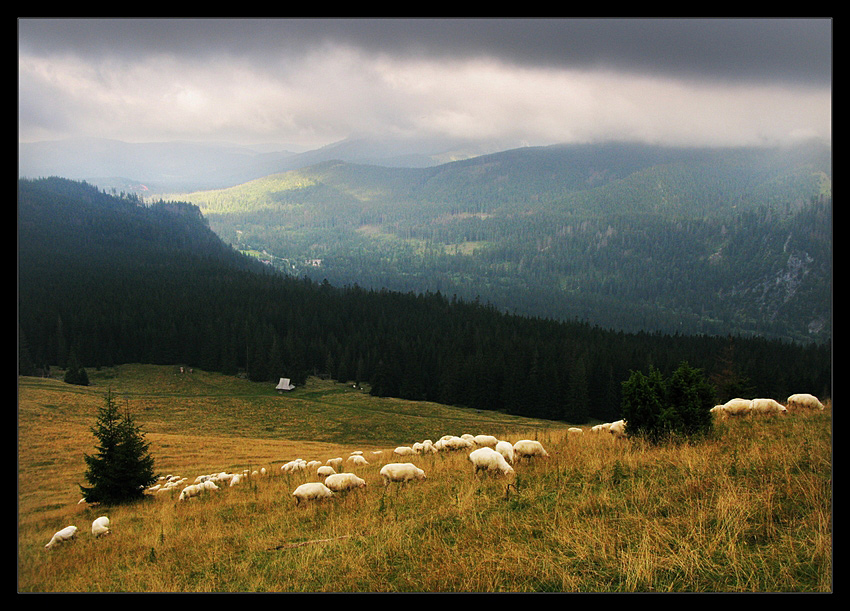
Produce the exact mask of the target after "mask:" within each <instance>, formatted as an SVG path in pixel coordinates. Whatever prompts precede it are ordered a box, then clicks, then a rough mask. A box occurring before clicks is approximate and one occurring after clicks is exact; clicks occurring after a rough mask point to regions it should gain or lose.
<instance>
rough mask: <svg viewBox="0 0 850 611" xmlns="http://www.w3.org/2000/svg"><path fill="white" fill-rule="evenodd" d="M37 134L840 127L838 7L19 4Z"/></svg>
mask: <svg viewBox="0 0 850 611" xmlns="http://www.w3.org/2000/svg"><path fill="white" fill-rule="evenodd" d="M18 30H19V32H18V33H19V47H18V51H19V53H18V61H19V63H18V69H19V115H18V117H19V123H18V126H19V139H20V140H21V141H22V142H32V141H38V140H51V139H59V138H65V137H70V136H94V137H102V138H114V139H118V140H125V141H128V142H156V141H169V140H194V141H229V142H234V143H240V144H256V143H267V142H278V143H283V144H286V145H289V146H296V145H297V146H300V147H304V148H314V147H316V146H321V145H323V144H327V143H330V142H334V141H337V140H341V139H343V138H346V137H348V136H351V135H356V134H362V133H378V134H383V135H417V136H419V135H421V136H456V137H468V138H476V139H485V138H491V139H500V140H504V141H511V142H517V143H525V144H530V145H545V144H553V143H556V142H593V141H600V140H612V139H616V140H631V141H644V142H654V143H670V144H709V145H740V144H762V143H765V144H773V143H782V142H788V141H792V140H794V139H798V138H803V137H812V136H814V137H821V138H824V139H830V138H831V131H832V21H831V20H830V19H828V18H825V19H757V20H750V19H693V20H680V19H660V20H658V19H598V20H597V19H526V20H515V19H472V20H466V19H464V20H459V19H412V20H408V19H342V20H326V19H308V20H298V19H266V20H248V19H227V20H215V19H166V20H159V19H141V20H136V19H133V20H128V19H118V20H98V19H64V20H50V19H19V21H18Z"/></svg>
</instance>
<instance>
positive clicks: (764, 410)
mask: <svg viewBox="0 0 850 611" xmlns="http://www.w3.org/2000/svg"><path fill="white" fill-rule="evenodd" d="M750 409H751V410H752V412H753V413H754V414H767V415H779V416H783V415H785V414H786V413H787V412H788V410H787V409H786V408H785V406H784V405H782V404H781V403H779V402H778V401H775V400H773V399H753V401H752V404H751V406H750Z"/></svg>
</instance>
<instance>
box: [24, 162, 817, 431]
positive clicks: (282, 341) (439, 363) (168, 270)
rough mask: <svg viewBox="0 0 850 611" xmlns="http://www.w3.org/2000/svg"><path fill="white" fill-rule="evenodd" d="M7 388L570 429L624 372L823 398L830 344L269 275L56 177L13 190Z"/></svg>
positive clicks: (186, 221)
mask: <svg viewBox="0 0 850 611" xmlns="http://www.w3.org/2000/svg"><path fill="white" fill-rule="evenodd" d="M18 190H19V192H18V198H19V201H18V223H19V235H18V240H19V242H18V253H19V350H20V353H19V356H20V360H19V363H20V372H21V373H37V371H38V369H39V368H43V367H45V366H49V365H54V366H57V365H58V366H60V367H64V366H65V365H66V364H67V362H68V359H69V356H70V355H71V354H73V355H74V356H75V357H76V358H77V359H78V360H79V361H80V362H81V364H82V365H83V366H85V367H100V366H108V365H113V364H118V363H133V362H137V363H154V364H185V365H188V366H193V367H198V368H201V369H206V370H211V371H221V372H224V373H228V374H234V375H235V374H237V373H239V372H240V371H242V372H245V373H247V375H248V376H249V377H250V378H251V379H254V380H260V381H262V380H268V381H269V382H272V381H276V380H277V378H278V377H281V376H285V377H290V378H292V379H293V380H294V381H295V383H296V384H299V383H302V382H303V381H304V380H305V379H306V377H307V376H308V375H312V374H319V375H327V376H330V377H332V378H334V379H337V380H340V381H349V382H364V383H368V384H370V385H371V389H372V392H373V393H374V394H378V395H387V396H397V397H402V398H411V399H428V400H434V401H439V402H442V403H446V404H455V405H465V406H468V407H474V408H477V409H493V410H503V411H505V412H508V413H513V414H520V415H528V416H536V417H545V418H553V419H563V420H566V421H569V422H576V423H579V422H585V421H587V420H588V419H589V418H598V419H602V420H610V419H613V418H615V417H616V416H618V415H619V393H620V385H621V383H622V382H623V381H624V380H625V379H626V378H627V377H628V373H629V371H630V370H646V369H647V368H648V367H649V366H654V367H657V368H659V369H660V370H661V371H662V372H663V373H665V375H666V374H667V373H669V371H671V370H672V369H673V368H675V367H676V366H677V365H678V364H679V363H680V362H681V361H684V360H686V361H688V362H689V363H690V365H692V366H694V367H699V368H702V369H703V370H704V372H705V374H706V375H707V376H708V377H710V379H711V380H712V381H713V382H714V383H715V385H716V387H717V390H718V399H725V398H730V397H731V396H735V395H738V394H746V395H749V396H754V395H763V396H770V397H778V398H782V397H785V396H787V395H788V394H790V393H791V392H803V391H805V392H814V393H816V394H818V395H819V396H822V397H829V396H831V392H830V390H831V389H830V366H831V363H830V343H829V342H827V343H823V344H814V343H810V344H807V345H799V344H794V343H789V342H785V341H779V340H769V339H761V338H754V339H747V338H744V337H733V336H726V335H721V336H718V337H709V336H700V335H688V336H685V335H670V334H661V333H633V334H632V333H624V332H613V331H608V330H604V329H602V328H600V327H598V326H596V325H591V324H588V323H584V322H575V321H564V322H557V321H553V320H544V319H540V318H533V317H525V316H516V315H508V314H504V313H501V312H499V311H498V310H497V309H496V308H494V307H488V306H484V305H480V304H477V303H475V302H473V301H469V300H462V299H456V298H454V297H448V296H446V295H444V294H441V293H439V292H436V291H435V292H420V293H412V292H411V293H400V292H392V291H388V290H368V289H366V288H362V287H359V286H357V285H355V284H350V285H347V286H343V285H340V286H334V285H332V284H330V283H324V282H314V281H312V280H310V279H309V278H293V277H286V276H283V275H281V274H279V273H277V272H275V271H273V270H272V269H270V268H268V267H263V266H261V265H260V264H258V263H256V262H255V261H253V260H251V259H249V258H247V257H244V256H241V255H238V254H236V253H235V252H234V251H233V250H232V249H230V248H229V247H226V246H224V245H223V244H222V243H221V242H220V241H219V240H218V238H217V237H216V236H215V235H214V234H213V233H212V231H211V230H210V229H209V227H208V226H207V223H206V221H205V219H204V217H203V216H202V215H201V214H200V212H199V211H198V209H197V208H196V207H194V206H192V205H188V204H185V203H157V204H153V205H143V204H142V203H141V202H140V201H139V200H138V199H137V198H135V197H126V196H115V195H107V194H104V193H102V192H99V191H98V190H97V189H95V188H94V187H92V186H90V185H87V184H85V183H76V182H72V181H68V180H64V179H60V178H50V179H40V180H34V181H29V180H21V181H19V183H18Z"/></svg>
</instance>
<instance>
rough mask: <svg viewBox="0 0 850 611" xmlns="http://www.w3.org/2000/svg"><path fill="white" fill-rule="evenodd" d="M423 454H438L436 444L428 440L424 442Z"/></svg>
mask: <svg viewBox="0 0 850 611" xmlns="http://www.w3.org/2000/svg"><path fill="white" fill-rule="evenodd" d="M422 453H423V454H436V453H437V448H435V447H434V442H433V441H431V440H430V439H426V440H425V441H423V442H422Z"/></svg>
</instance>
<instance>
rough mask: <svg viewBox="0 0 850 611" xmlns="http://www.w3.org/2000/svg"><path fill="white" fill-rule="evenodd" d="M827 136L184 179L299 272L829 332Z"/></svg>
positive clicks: (566, 315) (226, 223) (790, 334)
mask: <svg viewBox="0 0 850 611" xmlns="http://www.w3.org/2000/svg"><path fill="white" fill-rule="evenodd" d="M830 159H831V156H830V150H829V148H828V147H825V146H819V145H814V144H811V145H806V146H800V147H796V148H792V149H787V150H786V149H767V148H766V149H746V148H742V149H718V150H712V149H675V148H667V147H650V146H642V145H626V144H608V145H593V146H590V145H588V146H553V147H537V148H528V149H517V150H513V151H505V152H502V153H498V154H493V155H485V156H481V157H476V158H474V159H468V160H465V161H458V162H453V163H447V164H443V165H440V166H435V167H430V168H418V169H417V168H382V167H376V166H368V165H359V164H352V163H343V162H326V163H322V164H317V165H315V166H311V167H308V168H302V169H300V170H297V171H289V172H283V173H280V174H274V175H270V176H268V177H265V178H263V179H258V180H254V181H251V182H249V183H245V184H242V185H237V186H234V187H231V188H227V189H220V190H215V191H206V192H198V193H191V194H172V196H171V197H173V198H175V199H180V200H181V201H190V202H192V203H194V204H197V205H198V206H199V208H200V209H201V210H202V212H203V214H204V216H205V217H206V218H207V219H208V220H209V222H210V226H211V228H212V229H213V230H214V231H215V232H216V233H217V234H218V235H220V236H222V238H223V239H224V240H225V241H226V242H228V243H231V244H233V245H234V246H235V247H236V248H239V249H241V250H244V251H255V252H257V253H261V256H262V257H264V258H265V259H266V260H267V261H269V262H271V263H273V264H274V265H276V266H278V267H279V268H280V269H281V270H286V271H287V272H288V273H290V274H292V275H296V276H308V277H310V278H312V279H313V280H315V281H317V282H321V281H322V280H324V279H327V280H328V281H329V282H330V283H331V284H333V285H334V286H345V285H347V284H352V283H353V282H355V281H356V282H357V283H358V284H359V285H360V286H361V287H364V288H375V289H380V288H384V287H386V288H390V289H391V290H395V291H400V292H410V291H413V292H416V293H419V292H431V293H436V292H438V291H439V292H441V293H442V294H444V295H457V296H458V297H460V298H462V299H465V300H474V299H476V298H478V299H479V300H480V301H482V302H484V303H490V304H493V305H495V306H497V307H498V308H499V309H500V310H502V311H505V312H511V313H519V314H523V315H530V316H537V317H541V318H553V319H556V320H586V321H589V322H591V323H592V324H598V325H600V326H603V327H606V328H614V329H623V330H626V331H632V332H637V331H641V330H652V331H656V330H657V331H661V332H664V333H677V332H678V333H684V334H709V335H718V334H727V333H733V334H741V335H750V336H762V337H770V338H781V339H786V340H791V341H815V342H823V341H825V340H826V339H828V338H829V337H831V333H832V329H831V290H830V288H831V274H832V267H831V261H832V255H831V248H832V229H831V225H832V198H831V167H830Z"/></svg>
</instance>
